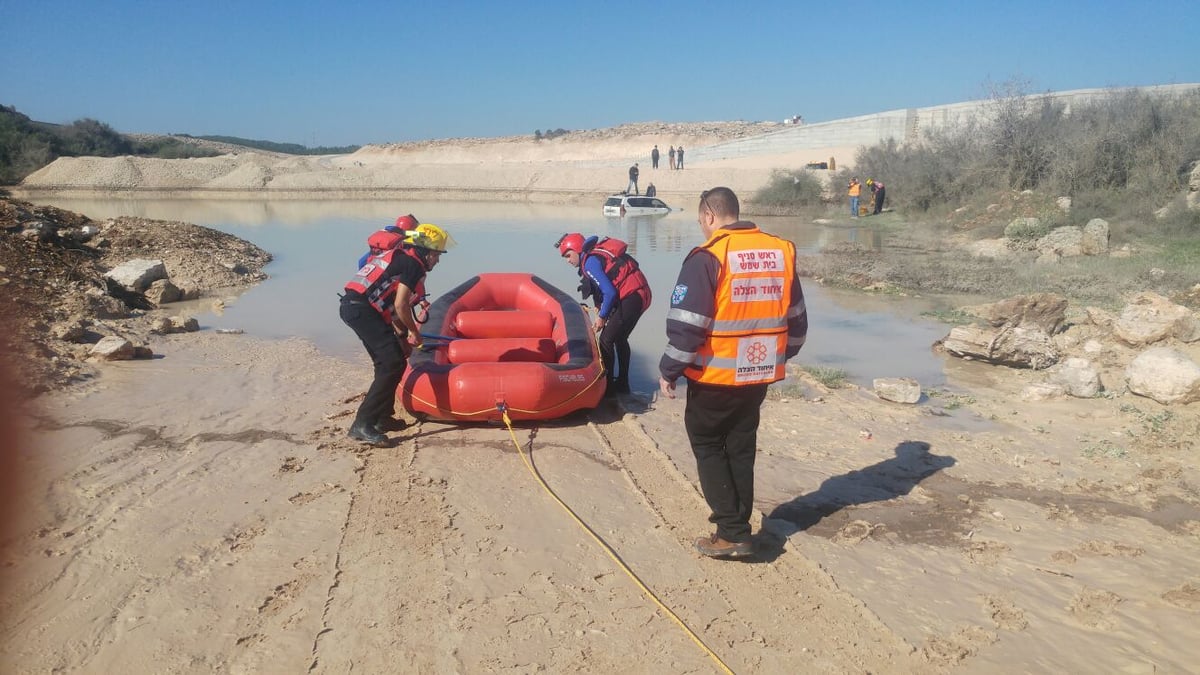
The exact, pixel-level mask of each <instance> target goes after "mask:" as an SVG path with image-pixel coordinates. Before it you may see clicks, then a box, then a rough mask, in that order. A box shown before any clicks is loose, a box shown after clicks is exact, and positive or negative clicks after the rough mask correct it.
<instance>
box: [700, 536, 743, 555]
mask: <svg viewBox="0 0 1200 675" xmlns="http://www.w3.org/2000/svg"><path fill="white" fill-rule="evenodd" d="M696 550H697V551H699V552H700V553H701V554H702V555H706V556H708V557H710V558H745V557H747V556H751V555H754V544H752V543H750V542H748V541H738V542H734V541H725V540H724V539H722V538H720V537H718V536H717V535H715V534H714V535H711V536H708V537H700V538H699V539H697V540H696Z"/></svg>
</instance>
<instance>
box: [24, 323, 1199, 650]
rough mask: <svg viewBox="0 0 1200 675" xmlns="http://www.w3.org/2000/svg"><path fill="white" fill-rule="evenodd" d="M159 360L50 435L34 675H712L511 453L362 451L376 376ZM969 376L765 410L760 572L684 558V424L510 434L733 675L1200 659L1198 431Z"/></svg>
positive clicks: (429, 430) (293, 348)
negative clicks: (349, 431)
mask: <svg viewBox="0 0 1200 675" xmlns="http://www.w3.org/2000/svg"><path fill="white" fill-rule="evenodd" d="M153 346H154V348H155V352H156V353H158V354H162V355H163V358H161V359H157V360H154V361H151V362H123V363H116V364H109V365H107V366H106V372H104V373H103V375H102V376H101V377H100V378H98V379H97V380H96V381H95V382H94V383H93V384H91V385H87V386H86V387H85V388H77V389H75V390H72V391H69V392H64V393H59V394H55V395H51V396H49V397H45V398H44V399H42V400H41V401H40V405H39V407H38V409H37V411H36V413H35V414H34V415H33V416H32V417H31V418H29V420H28V425H29V427H30V432H31V435H32V437H33V438H34V439H36V443H34V444H33V445H32V446H30V447H28V448H27V449H25V451H24V452H23V454H22V455H21V456H20V463H19V467H18V469H19V472H18V475H20V476H22V478H23V481H22V487H23V489H22V490H21V491H20V492H19V494H18V495H17V498H18V499H19V500H20V502H21V504H20V506H19V508H18V509H17V510H16V511H15V513H17V514H19V521H18V522H17V523H16V533H15V536H13V537H12V538H11V539H10V540H9V542H8V543H9V546H8V547H7V550H6V552H5V557H4V570H5V571H6V572H7V575H8V577H7V578H8V580H9V581H15V584H14V585H12V586H10V592H9V593H8V594H7V597H6V598H5V601H4V605H3V614H2V616H3V623H2V628H0V635H2V636H3V638H4V639H3V652H2V653H3V659H4V662H6V663H7V666H6V669H7V670H9V671H10V672H40V671H48V670H55V671H58V670H64V671H83V672H118V671H127V670H130V669H135V670H136V669H139V668H144V669H148V670H153V671H155V672H200V671H213V670H217V671H228V672H299V671H302V670H306V669H311V670H313V671H315V672H331V673H333V672H337V673H341V672H348V671H350V670H351V669H355V670H360V671H364V672H395V671H396V670H397V669H399V670H403V671H406V672H522V673H525V672H572V671H583V672H611V671H614V670H617V669H620V670H622V671H627V672H645V673H660V672H717V668H716V666H715V663H714V662H713V661H711V660H710V659H709V657H707V656H706V655H705V653H704V652H703V651H701V650H700V648H698V647H697V646H696V645H695V644H694V643H693V642H692V641H691V640H690V639H689V638H688V637H687V636H686V635H685V634H684V633H683V632H682V631H681V629H680V628H679V627H678V626H677V625H676V624H674V623H673V622H672V621H671V620H669V619H668V618H666V617H665V615H664V614H662V613H661V612H660V611H659V610H657V609H656V608H655V606H654V605H653V604H652V603H651V601H649V600H648V599H647V598H646V597H645V596H644V595H643V594H642V593H641V592H640V591H639V589H638V588H637V587H636V586H635V585H634V584H633V582H631V581H630V580H629V579H628V578H627V577H626V576H625V575H624V573H623V572H621V571H620V569H619V568H618V567H616V565H615V564H614V563H613V562H612V561H611V560H609V559H608V558H607V557H606V556H605V555H604V553H603V552H602V551H601V550H600V549H599V548H598V547H597V546H596V545H595V543H594V542H592V541H591V540H590V539H589V538H588V537H587V535H586V534H585V533H584V532H583V531H582V530H581V529H579V528H578V526H577V525H576V524H575V523H574V522H573V521H571V520H570V518H569V517H568V516H567V515H566V514H565V513H564V512H563V511H562V510H561V509H560V508H559V507H558V506H557V504H555V503H554V502H553V501H552V499H551V498H550V497H549V496H548V495H547V494H546V493H545V492H544V491H543V490H542V489H541V488H540V487H539V485H538V484H537V483H536V482H535V480H534V479H533V478H532V476H531V475H530V474H529V472H528V471H527V469H526V468H525V466H524V464H523V463H522V460H521V458H520V456H519V455H518V453H517V451H516V448H515V447H514V446H513V443H512V441H511V440H510V438H509V435H508V434H507V432H506V431H505V430H504V429H503V428H502V427H494V426H473V427H471V426H463V427H459V426H451V425H443V424H436V423H424V424H420V425H416V426H413V427H410V428H409V429H407V430H405V431H403V432H398V433H394V434H392V436H393V438H395V439H396V444H395V446H394V447H391V448H385V449H370V448H365V447H363V446H359V445H356V444H352V443H350V442H348V441H347V440H345V439H344V437H343V434H344V427H345V425H346V423H347V421H348V419H349V416H350V415H352V412H353V409H354V407H355V406H356V404H357V400H358V398H357V397H358V396H361V393H362V391H363V388H364V387H365V384H366V383H367V382H368V381H369V372H368V369H367V367H366V364H365V363H352V364H346V363H343V362H339V361H337V360H333V359H330V358H327V357H324V356H322V355H321V354H319V353H318V352H316V351H315V350H314V349H313V348H312V347H311V346H309V345H307V344H305V343H303V342H300V341H286V342H282V343H271V342H264V341H259V340H257V339H255V338H251V337H249V336H244V335H216V334H207V333H201V334H192V335H186V336H169V337H164V338H161V340H160V341H159V342H157V343H155V344H154V345H153ZM364 361H365V360H364ZM297 364H303V367H297ZM959 367H960V368H961V372H958V373H956V374H955V376H956V379H957V380H959V381H962V382H964V383H971V382H974V383H975V385H976V386H974V387H972V388H970V389H963V390H962V391H963V392H964V393H960V394H954V395H948V394H946V395H943V396H942V397H940V398H936V399H931V401H930V402H928V403H926V404H924V405H921V406H901V405H897V404H891V403H886V402H883V401H880V400H878V399H875V397H874V396H873V395H871V394H869V393H866V392H863V391H860V390H857V389H838V390H833V391H826V390H823V389H822V388H821V387H820V385H817V384H816V383H813V382H807V383H800V384H799V385H794V386H792V387H791V388H790V389H788V390H786V395H789V396H791V397H790V398H780V397H778V396H776V397H774V398H773V399H771V400H769V401H768V402H767V404H766V405H765V408H764V423H763V428H762V435H761V439H760V445H761V454H760V460H759V468H758V506H759V509H760V511H761V513H762V515H763V517H764V525H763V527H764V531H763V533H762V534H761V535H760V536H759V540H758V548H759V557H758V559H757V560H756V561H755V562H751V563H740V562H721V561H714V560H708V559H704V558H701V557H700V556H698V555H697V554H696V553H695V552H694V551H692V549H691V547H690V542H691V540H692V539H693V538H694V537H695V536H698V535H700V534H702V533H703V532H704V531H705V530H706V529H707V524H706V523H705V516H706V515H707V512H706V510H705V508H704V504H703V501H702V499H701V497H700V494H699V492H698V489H697V487H696V478H695V474H694V464H693V462H692V460H691V457H690V451H689V450H688V447H687V442H686V438H685V436H684V434H683V430H682V408H683V404H682V401H680V400H674V401H668V400H664V401H655V402H647V401H644V400H642V399H638V398H627V399H625V400H624V401H623V403H624V407H623V408H617V407H608V408H603V409H599V410H597V411H593V412H592V413H590V415H588V416H584V417H577V418H573V419H570V420H565V421H560V422H555V423H552V424H546V425H542V426H539V427H529V426H526V427H522V428H519V429H518V430H517V437H518V439H519V440H520V442H521V443H522V444H523V445H524V446H525V448H526V449H528V450H530V451H531V453H532V458H533V461H534V462H535V464H536V466H537V467H538V468H539V470H540V471H541V472H542V473H543V475H544V477H545V479H546V480H547V481H548V483H549V484H550V485H551V486H552V488H553V489H554V490H555V491H556V492H557V493H558V494H559V495H560V496H561V497H562V498H563V499H564V500H565V501H566V502H567V503H569V504H571V505H572V506H573V508H574V509H575V510H576V511H577V512H578V513H579V515H580V516H581V517H582V518H583V519H584V520H585V521H586V522H587V523H588V524H590V526H591V527H592V528H594V529H595V531H596V532H597V533H599V534H600V535H601V536H602V537H604V538H605V539H606V540H607V541H608V542H609V543H610V544H611V545H612V546H613V547H614V549H615V550H616V551H617V552H618V553H619V555H620V556H621V557H622V558H623V559H624V560H625V561H626V562H627V563H628V564H629V566H630V567H631V568H632V569H633V570H634V571H635V572H636V573H637V574H638V575H640V577H641V578H642V579H643V580H644V581H645V583H646V584H647V585H648V586H649V587H650V588H651V589H653V590H654V591H655V592H656V593H657V594H658V595H659V596H660V597H661V598H662V600H663V601H664V602H665V603H666V604H667V605H668V606H669V607H671V608H673V609H674V611H675V612H676V613H677V614H678V615H679V616H680V617H681V618H682V619H683V620H684V621H685V622H686V623H687V624H688V625H689V626H691V627H692V628H693V629H694V630H695V631H696V632H697V633H698V634H699V635H700V636H701V638H702V639H703V640H704V641H705V642H706V643H707V644H708V645H709V646H710V647H711V648H712V649H713V650H714V651H715V652H716V653H717V654H718V655H719V656H720V657H721V658H722V659H723V660H724V661H725V662H726V663H727V664H728V665H729V666H730V667H731V668H732V669H733V670H734V671H736V672H763V673H783V672H928V671H930V670H939V669H950V670H956V669H961V670H962V671H963V672H999V671H1006V672H1046V671H1069V670H1079V669H1080V668H1082V667H1084V666H1085V665H1087V666H1088V667H1093V668H1098V669H1100V670H1104V671H1107V672H1182V671H1186V670H1189V669H1190V668H1191V667H1192V666H1194V664H1196V663H1200V645H1198V644H1197V643H1196V641H1195V639H1194V637H1195V634H1194V626H1195V623H1196V619H1197V612H1200V563H1197V562H1196V561H1197V560H1200V506H1197V500H1196V495H1195V490H1194V487H1193V486H1195V485H1196V484H1197V480H1198V479H1200V476H1198V475H1197V462H1196V459H1195V455H1194V451H1195V448H1194V439H1195V438H1196V437H1197V434H1196V432H1197V430H1198V427H1197V424H1196V415H1195V413H1194V412H1193V413H1190V414H1189V413H1188V412H1187V410H1186V409H1183V410H1177V411H1176V413H1175V414H1174V416H1173V417H1171V418H1170V419H1169V420H1167V421H1166V422H1164V423H1163V424H1161V425H1155V426H1156V428H1158V431H1156V432H1154V433H1153V434H1152V433H1151V431H1149V429H1150V425H1148V423H1147V422H1146V420H1147V419H1149V418H1154V419H1157V418H1158V417H1161V416H1162V415H1161V413H1162V410H1163V409H1161V408H1159V407H1157V406H1155V405H1154V404H1153V403H1152V402H1149V401H1148V400H1145V399H1136V400H1129V398H1128V397H1126V398H1117V399H1112V400H1107V399H1094V400H1088V401H1076V400H1072V401H1059V402H1053V403H1046V402H1042V403H1036V404H1033V403H1020V402H1019V399H1018V397H1017V396H1016V390H1017V388H1018V387H1019V386H1020V385H1021V377H1019V376H1016V377H1014V376H1012V375H1010V374H1009V373H1011V372H1012V371H1003V372H1001V371H1000V370H999V369H993V368H990V367H987V366H979V365H976V364H960V366H959ZM997 373H1001V375H1003V377H997V375H996V374H997ZM1156 416H1157V417H1156ZM1181 425H1182V426H1181ZM1189 425H1190V426H1189ZM1152 436H1153V437H1152ZM1131 437H1132V438H1135V439H1137V438H1142V439H1144V440H1145V441H1146V443H1144V444H1142V445H1137V444H1130V445H1128V447H1129V448H1130V450H1129V452H1128V454H1127V455H1125V456H1115V454H1114V453H1099V454H1097V453H1091V452H1087V451H1086V447H1087V446H1088V445H1089V444H1094V443H1095V442H1097V441H1103V440H1104V439H1109V438H1117V439H1122V438H1124V439H1128V438H1131ZM1168 438H1173V439H1175V440H1174V441H1173V442H1168V441H1167V439H1168ZM1151 441H1153V442H1151ZM1109 455H1113V456H1109Z"/></svg>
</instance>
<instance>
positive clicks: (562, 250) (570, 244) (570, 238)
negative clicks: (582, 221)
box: [554, 232, 583, 257]
mask: <svg viewBox="0 0 1200 675" xmlns="http://www.w3.org/2000/svg"><path fill="white" fill-rule="evenodd" d="M554 245H555V246H557V247H558V253H559V255H562V256H563V257H566V255H567V251H575V252H576V253H583V235H582V234H579V233H578V232H571V233H569V234H564V235H563V236H562V237H560V238H559V240H558V241H557V242H555V243H554Z"/></svg>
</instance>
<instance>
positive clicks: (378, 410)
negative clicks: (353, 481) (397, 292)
mask: <svg viewBox="0 0 1200 675" xmlns="http://www.w3.org/2000/svg"><path fill="white" fill-rule="evenodd" d="M355 295H357V294H355ZM339 314H340V315H341V317H342V321H344V322H345V323H346V325H347V326H349V327H350V329H351V330H353V331H354V334H355V335H357V336H358V339H359V340H361V341H362V344H363V347H366V349H367V355H368V356H370V357H371V363H372V365H374V366H375V379H373V380H372V381H371V387H370V388H369V389H367V395H366V396H365V397H364V398H363V402H362V404H361V405H359V407H358V414H357V415H355V417H354V423H353V424H352V425H351V430H352V431H353V432H355V434H354V436H355V437H357V435H358V432H363V431H364V430H369V431H372V432H375V434H378V435H382V434H383V431H384V429H382V428H380V425H379V423H380V421H381V420H386V419H389V418H391V417H392V415H393V414H394V413H395V400H396V387H398V386H400V378H401V377H403V376H404V368H405V366H406V365H407V364H408V358H407V357H406V356H405V353H404V349H405V348H404V347H402V346H401V344H400V336H399V335H397V333H396V331H395V329H394V328H393V327H392V325H391V324H390V323H387V322H386V321H384V320H383V319H382V318H380V316H379V312H377V311H375V308H374V307H372V306H371V305H370V303H368V302H367V301H366V300H365V299H353V298H352V296H351V295H345V296H343V297H342V304H341V308H340V310H339ZM359 440H366V441H368V442H373V443H377V442H379V441H380V440H381V439H378V438H375V437H374V436H373V435H372V437H370V438H362V439H359Z"/></svg>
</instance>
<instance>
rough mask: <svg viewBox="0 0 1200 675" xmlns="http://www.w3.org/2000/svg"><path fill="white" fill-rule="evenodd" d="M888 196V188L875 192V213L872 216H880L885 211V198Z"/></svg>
mask: <svg viewBox="0 0 1200 675" xmlns="http://www.w3.org/2000/svg"><path fill="white" fill-rule="evenodd" d="M886 194H887V188H879V189H878V190H876V191H875V211H874V212H873V213H872V214H871V215H875V216H877V215H879V213H880V212H881V211H883V197H884V195H886Z"/></svg>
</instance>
